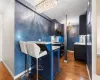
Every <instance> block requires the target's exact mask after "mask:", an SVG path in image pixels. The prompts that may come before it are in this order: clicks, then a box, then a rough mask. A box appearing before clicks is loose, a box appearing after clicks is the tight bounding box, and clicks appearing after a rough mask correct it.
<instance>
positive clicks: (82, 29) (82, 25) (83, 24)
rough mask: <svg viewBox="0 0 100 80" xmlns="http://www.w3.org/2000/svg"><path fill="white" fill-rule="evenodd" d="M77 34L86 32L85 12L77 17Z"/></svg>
mask: <svg viewBox="0 0 100 80" xmlns="http://www.w3.org/2000/svg"><path fill="white" fill-rule="evenodd" d="M79 34H80V35H85V34H86V14H84V15H81V16H80V17H79Z"/></svg>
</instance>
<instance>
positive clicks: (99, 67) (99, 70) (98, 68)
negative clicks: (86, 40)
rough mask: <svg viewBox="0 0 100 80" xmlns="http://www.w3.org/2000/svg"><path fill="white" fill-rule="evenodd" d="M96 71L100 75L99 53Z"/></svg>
mask: <svg viewBox="0 0 100 80" xmlns="http://www.w3.org/2000/svg"><path fill="white" fill-rule="evenodd" d="M96 72H97V75H100V55H97V63H96Z"/></svg>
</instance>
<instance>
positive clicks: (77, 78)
mask: <svg viewBox="0 0 100 80" xmlns="http://www.w3.org/2000/svg"><path fill="white" fill-rule="evenodd" d="M60 65H61V71H60V73H58V75H57V76H56V78H55V80H89V79H88V73H87V69H86V65H85V63H83V62H81V61H75V60H74V54H73V53H72V52H71V53H68V63H64V58H63V57H62V58H61V61H60Z"/></svg>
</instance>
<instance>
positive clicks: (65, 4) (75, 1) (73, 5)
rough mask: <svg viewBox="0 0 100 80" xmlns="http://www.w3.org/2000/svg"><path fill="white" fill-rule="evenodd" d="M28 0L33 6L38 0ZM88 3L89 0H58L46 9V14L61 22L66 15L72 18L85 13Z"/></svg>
mask: <svg viewBox="0 0 100 80" xmlns="http://www.w3.org/2000/svg"><path fill="white" fill-rule="evenodd" d="M26 1H27V2H29V3H30V4H31V5H33V6H34V5H35V4H36V3H35V2H36V0H26ZM87 5H88V0H58V5H57V6H56V7H54V8H52V9H50V10H48V11H45V12H44V14H45V15H47V16H48V17H50V18H51V19H57V20H58V21H59V22H63V20H64V19H65V16H66V15H68V17H70V18H72V17H76V16H79V15H81V14H83V13H85V11H86V10H87ZM77 18H78V17H77Z"/></svg>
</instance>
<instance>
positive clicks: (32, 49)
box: [26, 42, 47, 80]
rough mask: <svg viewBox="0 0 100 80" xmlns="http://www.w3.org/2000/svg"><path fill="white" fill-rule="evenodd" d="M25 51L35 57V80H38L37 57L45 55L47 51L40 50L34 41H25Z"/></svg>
mask: <svg viewBox="0 0 100 80" xmlns="http://www.w3.org/2000/svg"><path fill="white" fill-rule="evenodd" d="M26 47H27V52H28V54H29V55H30V56H32V57H34V58H36V71H37V80H38V70H39V69H38V59H39V58H40V57H43V56H45V55H47V51H46V50H45V51H41V49H40V47H39V46H38V45H37V44H36V43H32V42H27V44H26Z"/></svg>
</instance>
